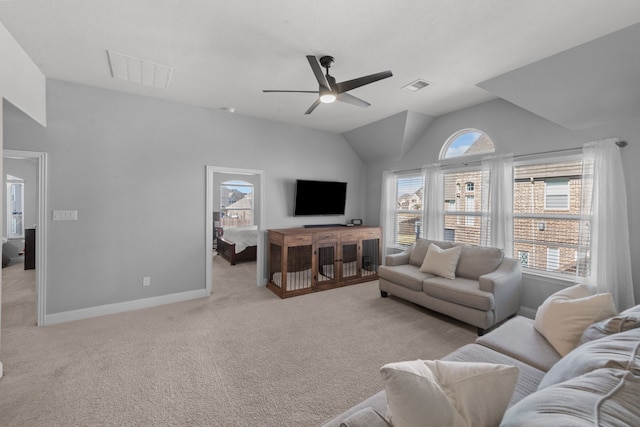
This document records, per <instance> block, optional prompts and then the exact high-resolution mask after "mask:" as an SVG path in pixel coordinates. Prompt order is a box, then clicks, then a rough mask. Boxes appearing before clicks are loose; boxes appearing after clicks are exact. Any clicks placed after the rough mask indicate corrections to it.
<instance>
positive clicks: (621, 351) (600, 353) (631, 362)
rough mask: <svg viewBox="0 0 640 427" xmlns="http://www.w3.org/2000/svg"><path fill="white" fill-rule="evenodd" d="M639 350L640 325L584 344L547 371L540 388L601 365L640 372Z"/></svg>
mask: <svg viewBox="0 0 640 427" xmlns="http://www.w3.org/2000/svg"><path fill="white" fill-rule="evenodd" d="M639 352H640V329H632V330H630V331H627V332H621V333H619V334H615V335H611V336H608V337H606V338H602V339H599V340H595V341H592V342H589V343H586V344H583V345H581V346H580V347H578V348H576V349H575V350H573V351H572V352H571V353H569V354H567V355H566V356H565V357H563V358H562V359H561V360H560V361H559V362H558V363H556V364H555V365H554V366H553V367H552V368H551V369H550V370H549V372H547V374H546V375H545V376H544V378H543V379H542V381H541V382H540V386H539V387H538V390H542V389H543V388H546V387H549V386H552V385H554V384H558V383H561V382H563V381H566V380H569V379H571V378H575V377H578V376H580V375H583V374H586V373H587V372H591V371H595V370H596V369H601V368H616V369H625V370H630V371H632V372H633V373H634V374H636V375H640V354H639Z"/></svg>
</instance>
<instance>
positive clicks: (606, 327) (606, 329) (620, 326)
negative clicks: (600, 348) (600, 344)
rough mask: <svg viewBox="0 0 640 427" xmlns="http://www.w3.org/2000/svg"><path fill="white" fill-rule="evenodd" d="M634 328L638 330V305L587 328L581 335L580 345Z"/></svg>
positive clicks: (639, 306) (639, 308) (639, 317)
mask: <svg viewBox="0 0 640 427" xmlns="http://www.w3.org/2000/svg"><path fill="white" fill-rule="evenodd" d="M635 328H640V305H636V306H635V307H631V308H629V309H627V310H625V311H623V312H622V313H620V314H618V315H617V316H613V317H610V318H608V319H605V320H602V321H600V322H596V323H594V324H593V325H591V326H589V327H588V328H587V329H585V331H584V332H583V333H582V337H580V343H581V344H584V343H587V342H589V341H593V340H597V339H600V338H604V337H606V336H609V335H613V334H617V333H619V332H624V331H628V330H630V329H635Z"/></svg>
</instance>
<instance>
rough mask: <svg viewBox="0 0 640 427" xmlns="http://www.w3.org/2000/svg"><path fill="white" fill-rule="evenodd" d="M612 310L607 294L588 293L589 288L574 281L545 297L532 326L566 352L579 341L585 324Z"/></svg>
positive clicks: (562, 354)
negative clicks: (570, 284)
mask: <svg viewBox="0 0 640 427" xmlns="http://www.w3.org/2000/svg"><path fill="white" fill-rule="evenodd" d="M615 314H616V307H615V304H614V302H613V298H612V296H611V294H609V293H605V294H596V295H592V294H591V292H590V291H589V288H588V287H587V286H586V285H583V284H577V285H574V286H571V287H570V288H567V289H563V290H561V291H559V292H556V293H555V294H553V295H551V296H550V297H549V298H547V299H546V300H545V301H544V302H543V303H542V305H541V306H540V307H539V308H538V312H537V313H536V318H535V322H534V327H535V328H536V330H537V331H538V332H540V334H542V336H544V337H545V338H546V339H547V341H549V343H550V344H551V345H552V346H553V348H555V349H556V351H557V352H558V353H560V355H561V356H566V355H567V354H569V352H570V351H571V350H573V349H574V348H576V347H577V346H578V345H579V343H580V337H581V336H582V333H583V332H584V330H585V329H587V327H588V326H589V325H591V324H592V323H594V322H599V321H601V320H604V319H606V318H607V317H611V316H614V315H615Z"/></svg>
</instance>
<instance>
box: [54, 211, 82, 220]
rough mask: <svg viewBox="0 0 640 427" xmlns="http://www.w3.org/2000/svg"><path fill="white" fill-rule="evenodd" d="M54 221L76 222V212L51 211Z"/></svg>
mask: <svg viewBox="0 0 640 427" xmlns="http://www.w3.org/2000/svg"><path fill="white" fill-rule="evenodd" d="M53 220H54V221H77V220H78V211H53Z"/></svg>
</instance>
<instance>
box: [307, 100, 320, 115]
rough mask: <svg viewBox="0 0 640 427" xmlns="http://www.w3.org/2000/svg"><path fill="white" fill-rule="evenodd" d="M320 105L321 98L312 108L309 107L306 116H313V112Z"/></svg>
mask: <svg viewBox="0 0 640 427" xmlns="http://www.w3.org/2000/svg"><path fill="white" fill-rule="evenodd" d="M318 105H320V98H318V99H316V102H314V103H313V104H312V105H311V107H309V109H308V110H307V111H306V112H305V114H311V112H313V110H315V109H316V107H317V106H318Z"/></svg>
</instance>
